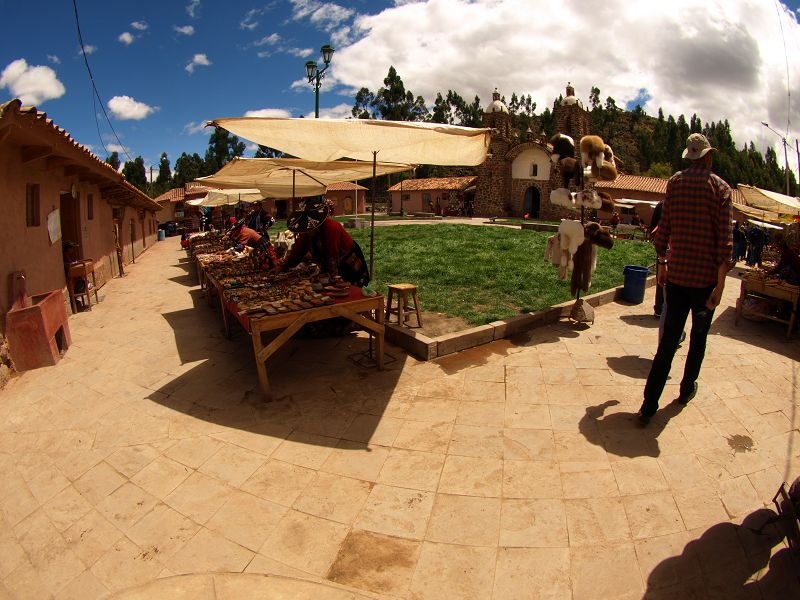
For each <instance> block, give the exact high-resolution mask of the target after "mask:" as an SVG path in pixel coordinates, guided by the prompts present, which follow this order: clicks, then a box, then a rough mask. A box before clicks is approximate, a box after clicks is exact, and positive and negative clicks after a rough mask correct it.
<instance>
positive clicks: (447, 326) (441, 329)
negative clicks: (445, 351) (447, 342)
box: [408, 310, 473, 338]
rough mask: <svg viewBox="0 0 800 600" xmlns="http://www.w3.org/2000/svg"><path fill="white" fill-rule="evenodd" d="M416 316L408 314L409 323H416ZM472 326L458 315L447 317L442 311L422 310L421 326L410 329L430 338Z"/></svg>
mask: <svg viewBox="0 0 800 600" xmlns="http://www.w3.org/2000/svg"><path fill="white" fill-rule="evenodd" d="M416 321H417V316H416V315H414V316H409V318H408V322H409V323H410V324H411V325H416ZM472 327H473V326H472V325H470V324H469V323H467V322H466V321H465V320H464V319H462V318H460V317H448V316H447V315H446V314H444V313H437V312H429V311H426V310H423V311H422V327H411V328H410V329H411V330H412V331H417V332H419V333H421V334H423V335H427V336H428V337H430V338H435V337H439V336H440V335H444V334H446V333H454V332H456V331H464V330H465V329H470V328H472Z"/></svg>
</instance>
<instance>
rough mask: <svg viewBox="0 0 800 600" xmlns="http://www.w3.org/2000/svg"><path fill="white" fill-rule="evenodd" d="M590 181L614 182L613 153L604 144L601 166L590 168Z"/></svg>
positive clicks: (614, 165) (614, 164)
mask: <svg viewBox="0 0 800 600" xmlns="http://www.w3.org/2000/svg"><path fill="white" fill-rule="evenodd" d="M590 170H591V176H590V177H591V179H593V180H595V181H614V180H615V179H616V178H617V163H616V162H615V161H614V151H613V150H612V149H611V146H609V145H608V144H606V147H605V150H603V166H601V167H598V166H597V165H595V164H592V166H591V169H590Z"/></svg>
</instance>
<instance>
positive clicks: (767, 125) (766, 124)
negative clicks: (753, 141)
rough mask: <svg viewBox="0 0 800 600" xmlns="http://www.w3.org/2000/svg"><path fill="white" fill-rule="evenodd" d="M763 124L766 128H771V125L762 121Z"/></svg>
mask: <svg viewBox="0 0 800 600" xmlns="http://www.w3.org/2000/svg"><path fill="white" fill-rule="evenodd" d="M761 124H762V125H763V126H764V127H769V123H767V122H766V121H761Z"/></svg>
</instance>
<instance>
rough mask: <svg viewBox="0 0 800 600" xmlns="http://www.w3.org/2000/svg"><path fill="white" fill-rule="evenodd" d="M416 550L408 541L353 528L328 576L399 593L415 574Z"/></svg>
mask: <svg viewBox="0 0 800 600" xmlns="http://www.w3.org/2000/svg"><path fill="white" fill-rule="evenodd" d="M418 551H419V549H418V547H417V543H416V542H412V541H411V540H403V539H400V538H394V537H389V536H387V535H381V534H377V533H372V532H369V531H358V530H355V529H354V530H353V531H351V532H350V533H349V534H348V536H347V538H346V539H345V541H344V543H343V544H342V547H341V549H340V550H339V555H338V556H337V557H336V561H335V562H334V563H333V566H331V569H330V571H329V572H328V579H330V580H331V581H336V582H337V583H343V584H345V585H350V586H353V587H356V588H359V589H367V590H370V591H372V592H378V593H381V594H391V595H398V596H399V595H400V594H401V593H402V592H405V591H406V590H405V582H408V581H410V580H411V576H412V575H413V574H414V565H416V563H417V553H418Z"/></svg>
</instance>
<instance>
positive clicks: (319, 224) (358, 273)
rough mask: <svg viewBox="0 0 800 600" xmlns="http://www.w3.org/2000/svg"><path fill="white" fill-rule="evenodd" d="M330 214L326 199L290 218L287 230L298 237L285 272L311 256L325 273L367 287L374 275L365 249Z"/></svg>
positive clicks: (310, 203)
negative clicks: (366, 258)
mask: <svg viewBox="0 0 800 600" xmlns="http://www.w3.org/2000/svg"><path fill="white" fill-rule="evenodd" d="M328 214H329V208H328V206H327V204H326V202H325V200H324V199H309V200H306V201H305V203H304V204H303V206H302V209H301V210H296V211H294V212H293V213H292V214H291V215H290V216H289V219H288V221H287V226H288V227H289V230H290V231H292V232H294V233H295V242H294V245H293V246H292V249H291V250H290V251H289V254H288V255H287V256H286V259H285V260H284V262H283V270H287V269H290V268H292V267H294V266H296V265H297V264H299V263H300V262H301V261H302V260H303V259H304V258H305V256H306V254H308V253H309V252H310V253H311V257H312V260H313V261H314V262H315V263H317V264H318V265H319V267H320V270H321V271H322V272H323V273H327V274H328V275H330V276H331V277H335V276H337V275H338V276H340V277H341V278H342V279H344V280H345V281H347V282H349V283H350V284H352V285H356V286H358V287H364V286H365V285H367V284H368V283H369V280H370V274H369V268H368V267H367V263H366V261H365V260H364V254H363V253H362V252H361V247H360V246H359V245H358V243H357V242H356V241H355V240H354V239H353V238H352V237H351V236H350V234H349V233H347V231H345V229H344V227H342V224H341V223H339V222H338V221H335V220H334V219H330V218H328Z"/></svg>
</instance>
